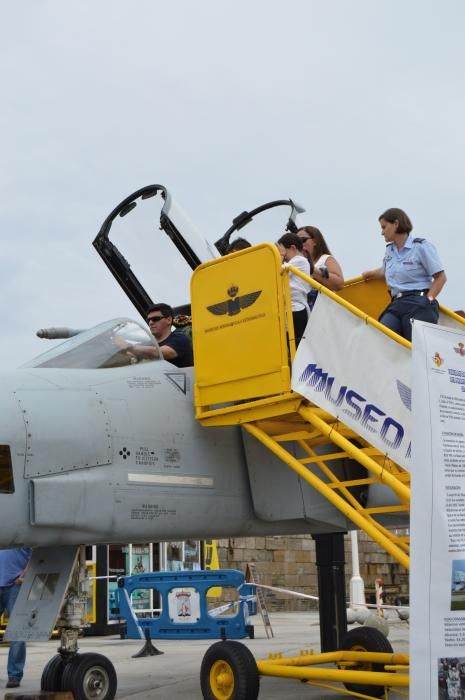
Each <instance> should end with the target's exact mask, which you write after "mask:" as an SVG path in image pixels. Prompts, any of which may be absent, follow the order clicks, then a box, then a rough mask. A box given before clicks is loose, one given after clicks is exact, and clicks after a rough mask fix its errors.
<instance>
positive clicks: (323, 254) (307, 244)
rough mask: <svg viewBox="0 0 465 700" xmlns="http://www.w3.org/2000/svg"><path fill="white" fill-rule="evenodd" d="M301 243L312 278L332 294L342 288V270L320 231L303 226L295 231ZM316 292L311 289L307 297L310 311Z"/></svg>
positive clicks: (312, 227) (314, 227) (313, 227)
mask: <svg viewBox="0 0 465 700" xmlns="http://www.w3.org/2000/svg"><path fill="white" fill-rule="evenodd" d="M297 235H298V237H299V238H300V240H301V241H302V246H303V251H304V254H305V255H306V256H307V258H308V259H309V262H310V266H311V267H312V277H313V279H314V280H315V282H319V283H320V284H322V285H323V286H324V287H327V288H328V289H330V290H331V291H332V292H338V291H339V290H340V289H342V288H343V286H344V275H343V274H342V268H341V266H340V265H339V263H338V261H337V260H336V258H335V257H334V256H333V255H332V254H331V251H330V249H329V248H328V244H327V243H326V241H325V238H324V236H323V234H322V233H321V231H320V229H318V228H316V226H303V227H302V228H299V230H298V231H297ZM317 295H318V292H317V290H316V289H314V288H313V287H312V289H311V290H310V293H309V297H308V304H309V307H310V309H312V308H313V305H314V304H315V301H316V297H317Z"/></svg>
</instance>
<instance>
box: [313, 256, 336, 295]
mask: <svg viewBox="0 0 465 700" xmlns="http://www.w3.org/2000/svg"><path fill="white" fill-rule="evenodd" d="M312 277H313V279H314V280H315V282H319V283H320V284H322V285H323V286H324V287H327V288H328V289H330V290H331V291H332V292H338V291H339V290H340V289H342V288H343V287H344V275H343V274H342V268H341V266H340V265H339V263H338V261H337V260H336V259H335V258H334V257H333V256H332V255H330V256H329V257H328V259H327V260H326V262H325V264H324V266H323V269H321V268H319V267H318V266H316V267H315V269H314V270H313V275H312Z"/></svg>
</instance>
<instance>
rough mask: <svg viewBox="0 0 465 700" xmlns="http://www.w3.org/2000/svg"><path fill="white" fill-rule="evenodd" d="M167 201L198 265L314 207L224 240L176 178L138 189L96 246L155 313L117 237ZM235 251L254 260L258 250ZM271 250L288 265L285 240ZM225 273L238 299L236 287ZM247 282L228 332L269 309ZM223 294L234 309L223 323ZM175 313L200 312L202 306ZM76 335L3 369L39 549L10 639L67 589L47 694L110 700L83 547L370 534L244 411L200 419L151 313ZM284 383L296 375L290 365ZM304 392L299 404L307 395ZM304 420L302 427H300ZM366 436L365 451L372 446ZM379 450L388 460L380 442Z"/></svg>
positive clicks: (45, 626)
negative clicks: (286, 460) (88, 641)
mask: <svg viewBox="0 0 465 700" xmlns="http://www.w3.org/2000/svg"><path fill="white" fill-rule="evenodd" d="M154 198H155V199H156V200H157V201H160V203H161V211H160V215H159V222H154V224H155V223H159V226H160V229H161V233H159V232H156V235H158V236H164V235H165V234H166V235H167V236H168V239H170V240H171V241H172V243H173V244H174V246H175V247H176V249H177V251H178V252H179V254H180V255H181V257H182V258H183V259H184V260H185V261H186V262H187V265H188V266H189V267H190V268H191V269H192V270H195V269H196V268H198V266H200V265H201V264H202V263H208V261H211V260H212V259H213V260H214V259H215V258H217V257H218V253H219V252H221V253H223V252H224V251H225V248H226V246H227V243H228V241H229V239H230V237H231V235H232V234H233V233H234V231H236V230H239V229H240V228H242V227H243V226H245V225H247V223H249V222H251V221H252V220H253V219H254V217H256V216H257V215H259V214H261V213H262V212H266V211H270V210H274V209H279V210H280V211H282V210H283V208H284V209H285V210H286V212H288V216H287V217H285V220H284V222H283V227H282V229H281V230H285V229H287V230H291V231H292V230H294V231H295V230H296V221H295V220H296V215H297V213H299V212H302V211H303V209H302V207H299V206H298V205H296V204H295V203H294V202H293V201H292V200H278V201H275V202H270V203H269V204H267V205H263V206H262V207H258V208H257V209H255V210H253V211H251V212H242V214H240V215H239V216H238V217H236V218H235V220H234V221H233V224H232V226H231V227H230V228H229V229H228V230H227V232H226V234H225V235H224V236H222V237H221V238H220V239H219V240H218V241H217V243H216V247H215V244H213V243H212V242H210V241H209V240H207V239H206V238H205V237H204V236H202V235H201V234H199V232H198V231H197V230H196V229H195V228H194V227H193V226H192V224H191V223H190V222H189V221H188V219H187V217H186V216H185V215H184V214H183V213H182V211H181V210H180V209H179V207H178V206H177V205H176V204H175V202H174V200H173V198H172V196H171V194H170V193H169V192H168V190H167V189H166V188H165V187H164V186H162V185H151V186H148V187H144V188H142V189H140V190H138V191H137V192H135V193H133V194H131V195H130V196H129V197H127V198H125V199H124V200H123V201H122V202H121V203H120V204H119V205H118V206H117V207H116V208H115V209H114V210H113V211H112V212H111V214H110V215H109V216H108V217H107V219H106V220H105V221H104V223H103V225H102V227H101V229H100V232H99V234H98V235H97V237H96V239H95V241H94V246H95V248H96V250H97V251H98V253H99V254H100V256H101V257H102V259H103V261H104V262H105V264H106V265H107V267H108V268H109V269H110V271H111V272H112V274H113V275H114V277H115V279H116V280H117V282H118V283H119V284H120V286H121V287H122V288H123V290H124V291H125V293H126V294H127V296H128V297H129V299H130V300H131V301H132V303H133V304H134V306H135V308H136V310H137V311H138V313H139V314H140V315H141V317H142V319H145V315H146V310H147V308H148V307H149V306H150V305H151V303H152V298H151V296H150V294H149V293H148V292H147V291H146V289H145V287H144V286H143V285H142V283H141V282H140V280H139V279H138V277H137V276H136V274H135V272H134V271H133V269H132V268H131V266H130V264H129V263H128V261H127V260H126V258H125V256H124V255H123V254H122V253H121V252H120V250H119V249H118V248H117V247H116V245H115V244H114V243H113V242H112V241H111V240H110V232H111V231H112V227H113V226H114V224H115V222H118V223H119V224H120V223H121V222H123V223H124V221H127V220H129V219H130V217H131V212H132V211H133V210H134V209H135V207H136V206H137V207H143V206H145V205H146V203H147V200H152V199H154ZM288 210H290V211H288ZM273 233H274V235H275V236H276V235H277V234H279V231H274V232H273ZM154 235H155V234H154ZM264 254H265V253H264ZM234 255H235V256H236V258H234V259H239V258H238V257H237V256H242V258H240V259H241V260H245V257H244V256H245V255H248V253H247V251H241V252H240V253H236V254H234ZM266 255H267V256H268V258H267V259H270V260H271V261H272V264H273V265H275V261H273V260H272V258H273V255H275V253H273V251H272V249H271V246H270V247H269V248H268V249H266ZM276 255H277V253H276ZM229 257H231V258H233V257H234V256H229ZM276 269H278V268H276ZM224 282H225V284H224V289H225V292H226V290H227V289H228V288H229V286H230V284H231V282H234V280H230V279H225V280H224ZM155 291H156V294H157V298H156V299H154V301H155V300H156V301H159V300H166V299H165V298H164V295H163V290H162V289H156V290H155ZM245 291H246V290H242V289H241V290H240V292H238V290H237V289H236V288H234V294H231V295H229V297H228V296H227V295H226V294H223V292H221V293H222V294H223V296H224V300H223V299H222V298H218V299H213V302H215V304H217V307H216V310H215V311H213V312H211V313H212V318H213V319H215V318H216V319H217V320H216V321H215V323H217V324H220V325H221V326H223V321H222V320H221V318H225V319H228V322H229V323H236V322H239V321H240V320H241V317H240V313H242V311H243V309H244V310H245V311H246V312H247V313H249V312H250V313H251V314H252V313H254V314H255V312H254V311H253V309H254V308H256V307H255V304H259V303H262V302H263V300H264V299H265V294H264V295H262V297H261V298H260V299H259V295H257V293H256V290H255V289H251V290H247V291H250V292H253V294H255V297H254V298H253V299H252V298H251V297H249V298H248V300H247V303H245V302H244V303H243V304H241V303H240V302H239V301H238V297H241V295H242V294H243V292H244V293H245ZM228 299H229V300H228ZM231 300H233V301H231ZM218 302H221V303H223V304H225V315H224V316H223V317H221V318H220V317H218V314H217V312H218ZM280 303H281V302H280ZM283 303H284V302H283ZM228 304H229V306H228ZM231 304H233V306H232V307H231V308H232V311H231V310H230V306H231ZM242 307H243V308H242ZM279 308H280V309H281V311H280V314H278V316H279V317H280V321H279V322H280V323H281V329H284V330H282V333H281V336H282V337H281V336H280V337H281V341H282V342H281V341H280V342H281V346H280V347H281V350H282V359H283V361H282V364H283V363H284V364H286V365H287V364H288V359H287V358H288V352H291V351H292V352H293V350H292V347H293V346H292V343H293V340H292V338H291V336H290V340H289V343H290V344H289V345H287V341H286V339H285V334H286V331H285V325H283V324H284V323H285V322H284V321H283V318H282V317H283V308H284V307H279ZM228 309H229V311H228ZM176 311H177V313H190V311H191V309H190V304H189V300H188V299H186V305H179V306H178V307H177V309H176ZM206 313H210V312H208V311H207V312H206ZM255 315H257V314H255ZM278 316H277V318H278ZM218 318H219V319H220V320H218ZM238 319H239V321H238ZM241 322H242V321H241ZM52 335H53V333H52ZM55 335H57V334H56V333H55ZM58 335H60V333H58ZM69 335H71V336H72V337H69V338H68V339H67V340H65V342H62V343H61V344H58V345H56V346H54V347H53V348H52V349H50V350H48V351H47V352H45V353H44V354H42V355H40V356H39V357H38V358H36V359H34V360H32V361H31V362H29V363H27V364H26V365H24V366H23V367H21V368H20V369H18V370H17V371H14V372H10V373H8V374H5V375H4V376H2V382H1V387H2V388H1V392H0V406H1V413H2V418H3V420H2V425H1V427H0V431H1V434H0V518H1V528H0V546H2V547H13V546H23V545H26V546H31V547H33V548H34V554H33V559H32V562H31V566H30V568H29V571H28V575H27V580H26V581H25V583H24V585H23V586H22V590H21V593H20V597H19V598H18V603H17V608H16V611H15V614H14V615H13V616H12V620H11V621H10V625H9V628H8V632H7V638H9V639H23V640H26V641H27V640H33V639H34V640H40V639H48V637H49V635H50V631H51V629H52V628H53V626H54V624H55V621H56V617H57V614H58V612H59V609H60V606H61V605H62V601H63V598H64V596H65V593H66V591H67V593H66V603H65V605H64V606H63V608H62V611H61V615H60V621H59V626H60V628H61V630H62V641H61V647H60V653H59V654H58V655H57V656H56V657H54V658H53V659H52V660H51V661H50V662H49V664H48V665H47V667H46V668H45V670H44V675H43V678H42V686H43V689H44V690H60V689H65V690H72V692H73V693H74V697H75V700H81V698H82V699H84V700H88V699H89V698H90V697H94V695H92V694H89V693H91V691H90V690H89V687H90V686H89V683H90V685H92V684H93V685H92V687H93V688H94V690H95V688H97V689H98V690H99V694H98V697H99V698H100V700H112V699H113V697H114V694H115V690H116V676H115V672H114V669H113V667H112V665H111V663H110V661H109V660H108V659H105V657H102V656H100V655H96V654H82V655H81V654H78V653H77V636H78V633H79V628H80V625H81V616H82V612H83V605H84V603H83V596H82V592H83V589H84V588H85V581H84V579H85V575H84V574H83V567H82V566H81V567H78V568H77V569H76V567H75V563H76V560H77V558H78V555H79V552H81V555H80V556H81V564H83V561H82V545H84V544H97V543H112V542H114V543H118V542H133V543H137V542H146V541H163V540H182V539H187V538H192V537H194V538H197V539H207V538H211V537H237V536H251V535H252V536H255V535H257V536H258V535H267V534H281V535H283V534H291V533H299V534H304V533H312V534H318V533H320V534H321V533H343V532H345V531H347V530H348V529H350V528H354V527H357V522H355V523H354V520H353V518H352V515H349V517H348V515H347V513H346V512H344V511H341V510H340V509H339V507H338V502H337V501H335V500H334V498H332V497H331V499H330V500H328V499H327V498H325V497H324V496H323V495H322V494H321V493H320V492H318V490H315V488H312V486H311V485H310V484H309V483H307V482H306V481H305V480H304V479H302V478H301V476H299V475H296V474H295V473H294V472H293V471H291V470H290V469H285V467H283V464H282V460H281V458H280V456H279V454H278V453H277V451H276V450H275V451H274V452H273V451H270V450H269V449H268V447H267V446H266V445H265V444H263V443H262V442H260V441H259V440H256V439H255V438H254V437H253V436H252V435H251V434H248V433H247V432H246V431H243V430H242V429H241V427H240V424H239V423H240V422H241V420H239V421H238V423H237V424H236V425H228V424H227V421H226V422H224V421H223V422H221V420H219V419H218V417H217V416H216V417H215V416H214V418H215V420H216V421H217V422H216V425H217V427H215V428H210V427H206V423H205V421H202V420H198V418H199V415H200V414H198V415H197V419H196V414H195V411H194V403H195V392H196V391H197V389H196V385H195V381H196V377H195V375H194V368H184V369H179V368H177V367H175V366H174V365H172V364H170V363H169V362H167V361H166V360H164V359H163V357H162V355H161V353H160V352H159V349H158V346H157V343H156V341H155V339H154V338H153V336H152V335H151V333H150V332H149V330H148V328H147V326H146V324H145V322H144V321H140V320H139V321H135V320H131V319H128V318H118V319H114V320H111V321H107V322H105V323H101V324H100V325H98V326H96V327H95V328H91V329H87V330H85V331H82V332H75V334H72V333H69ZM211 336H213V333H212V334H211ZM283 338H284V340H283ZM127 344H132V345H144V346H153V348H154V353H153V357H154V358H155V359H150V360H148V359H143V358H142V359H141V358H136V356H135V355H133V354H131V353H127V352H125V351H124V350H122V347H124V346H127ZM195 347H196V346H195V344H194V349H195ZM199 366H200V365H199ZM202 371H203V370H202ZM286 372H287V375H286ZM270 376H271V375H270ZM282 376H288V378H289V372H288V370H283V375H282ZM270 381H271V379H270ZM253 386H254V387H256V386H257V385H256V383H255V384H254V385H253ZM254 391H257V389H256V388H255V389H252V390H251V392H252V393H251V392H249V393H247V392H246V393H245V395H244V396H243V397H242V398H243V400H245V403H244V402H243V403H242V404H241V402H240V401H239V404H240V405H244V410H245V409H246V408H247V406H248V404H247V401H249V402H250V401H253V400H254V399H256V398H258V399H259V398H260V395H259V394H254V393H253V392H254ZM283 396H284V393H283ZM289 396H290V395H289ZM236 398H237V397H236ZM291 400H293V401H294V403H295V395H294V398H293V399H292V397H291V398H289V401H291ZM227 401H230V399H228V400H227ZM235 402H236V399H235V398H234V399H233V400H232V404H234V403H235ZM236 403H237V402H236ZM267 405H268V404H267V403H266V399H265V400H264V401H262V404H260V406H261V409H260V410H262V411H263V419H264V420H265V419H267V417H269V415H270V410H269V408H266V407H267ZM263 406H264V407H265V408H263ZM265 409H266V410H265ZM377 410H378V409H377ZM267 411H268V413H267ZM207 413H208V411H207ZM207 413H205V414H204V415H205V416H207ZM378 413H380V411H379V410H378ZM200 417H201V416H200ZM207 418H208V416H207ZM367 420H368V419H367ZM369 420H370V421H374V418H373V417H371V418H369ZM207 422H208V420H207ZM295 426H296V427H295V430H296V431H297V432H298V429H300V428H301V426H299V425H297V424H295ZM370 429H371V428H370ZM287 430H288V432H289V431H290V435H291V438H290V440H291V442H292V444H291V447H290V451H291V452H292V453H293V454H294V455H297V454H298V453H299V450H300V447H299V440H302V439H303V438H302V435H301V434H297V432H296V433H295V435H294V433H292V425H291V427H288V428H287ZM336 432H337V431H336ZM292 435H294V437H292ZM347 436H348V437H347V442H348V443H350V441H351V440H352V441H353V436H352V434H350V433H349V432H347ZM341 439H346V438H344V437H343V438H341ZM316 442H317V444H316V446H315V450H316V453H315V454H317V455H318V454H319V455H320V457H319V458H318V457H314V458H313V461H318V459H320V461H321V455H324V454H327V455H328V459H330V460H331V469H332V473H333V474H334V475H338V477H340V479H343V480H344V483H350V484H352V481H353V482H354V483H353V484H352V485H351V486H350V487H347V488H346V491H347V493H349V492H350V493H349V497H350V498H349V500H350V499H352V500H353V501H355V507H353V511H354V512H355V511H356V510H357V508H358V505H357V503H358V504H364V505H366V504H367V503H370V498H372V499H373V498H375V496H374V495H375V493H376V488H377V485H374V484H373V483H370V480H369V479H368V481H367V480H366V479H365V480H364V478H365V477H366V476H367V472H366V469H365V468H364V466H363V465H362V464H361V463H360V462H359V461H357V460H353V459H350V458H349V457H348V456H347V454H342V456H341V453H340V454H339V455H334V454H331V452H333V453H334V445H333V444H332V443H331V441H330V440H327V439H320V438H319V439H318V440H317V441H316ZM360 444H361V445H366V443H364V441H363V440H362V441H361V443H360ZM346 449H349V450H350V444H349V447H348V448H346ZM364 449H365V447H364ZM366 449H367V450H371V452H370V453H369V454H374V452H373V448H371V447H369V448H366ZM367 454H368V453H367ZM367 459H369V457H364V460H365V462H364V463H366V460H367ZM307 461H308V460H307ZM310 461H312V460H311V459H310ZM362 461H363V460H362ZM385 471H386V470H385ZM372 481H373V480H372ZM383 488H384V487H383ZM399 488H400V487H399ZM400 493H401V495H402V491H400ZM370 494H371V496H370ZM375 501H376V498H375ZM392 502H393V503H395V504H397V503H398V500H396V498H394V501H392ZM374 504H375V505H376V503H374ZM335 505H336V507H335ZM353 505H354V504H353V503H352V506H353ZM396 508H397V511H396V512H397V516H396V519H395V521H394V522H395V525H397V526H402V525H404V524H405V523H406V522H407V514H406V513H405V511H404V512H403V511H402V508H399V506H397V505H395V506H394V510H395V509H396ZM354 517H355V516H354ZM357 517H358V516H357ZM73 572H74V573H73ZM89 678H90V680H89ZM92 692H94V691H92ZM95 697H97V696H95Z"/></svg>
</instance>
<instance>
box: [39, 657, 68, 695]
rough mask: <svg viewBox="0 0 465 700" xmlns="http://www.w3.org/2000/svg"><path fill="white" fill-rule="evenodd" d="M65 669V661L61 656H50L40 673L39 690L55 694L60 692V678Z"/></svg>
mask: <svg viewBox="0 0 465 700" xmlns="http://www.w3.org/2000/svg"><path fill="white" fill-rule="evenodd" d="M64 668H65V660H64V659H63V657H62V656H61V654H56V655H55V656H52V658H51V659H50V661H49V662H48V663H47V664H46V666H45V668H44V670H43V671H42V678H41V679H40V689H41V690H44V691H46V692H57V691H59V690H61V677H62V675H63V670H64Z"/></svg>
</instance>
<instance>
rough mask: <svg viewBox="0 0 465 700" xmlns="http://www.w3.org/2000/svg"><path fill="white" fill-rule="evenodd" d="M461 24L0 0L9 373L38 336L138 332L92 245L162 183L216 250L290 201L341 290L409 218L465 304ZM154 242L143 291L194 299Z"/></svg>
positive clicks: (379, 11)
mask: <svg viewBox="0 0 465 700" xmlns="http://www.w3.org/2000/svg"><path fill="white" fill-rule="evenodd" d="M464 25H465V4H464V3H463V2H462V0H446V1H445V2H444V3H441V4H439V3H433V2H429V1H427V2H423V1H420V0H410V1H409V2H408V3H405V2H401V1H400V0H350V1H349V0H289V2H287V3H285V4H284V3H282V2H277V1H276V0H234V1H233V0H222V1H221V2H218V0H200V1H199V2H197V3H195V2H192V0H173V1H172V2H170V3H166V2H159V0H150V1H148V0H138V1H137V2H128V1H127V0H126V1H125V2H122V1H121V0H99V2H95V1H94V0H67V1H66V2H62V1H59V0H41V2H40V3H39V2H36V0H24V2H22V3H7V2H5V3H2V22H1V24H0V85H1V105H2V108H1V110H0V153H1V167H0V192H1V197H0V236H1V249H0V259H1V261H2V271H3V275H2V282H3V285H2V286H3V293H2V295H1V301H0V304H1V313H2V318H3V326H4V335H3V337H4V340H6V342H3V343H0V362H1V366H2V367H4V368H14V367H17V366H18V365H20V364H21V363H23V362H26V361H27V360H29V359H30V358H32V357H34V356H35V355H38V354H39V353H41V352H43V351H45V350H47V349H49V348H50V347H51V341H46V340H39V339H38V338H36V337H35V331H36V330H37V329H38V328H42V327H44V326H54V325H60V326H61V325H65V326H71V327H76V328H88V327H91V326H92V325H94V324H96V323H99V322H102V321H105V320H107V319H109V318H113V317H118V316H130V317H132V318H137V317H138V315H137V312H136V311H135V309H134V308H133V307H132V305H131V304H130V302H129V301H128V300H127V299H126V297H125V295H124V294H123V292H122V291H121V290H120V288H119V287H118V286H117V284H116V283H115V282H114V280H113V278H112V277H111V275H110V273H109V272H108V270H107V269H106V267H105V266H104V265H103V263H102V261H101V260H100V258H99V256H98V255H97V253H96V252H95V251H94V249H93V247H92V240H93V239H94V237H95V235H96V233H97V232H98V230H99V228H100V226H101V224H102V222H103V220H104V219H105V217H106V216H107V214H108V213H109V212H110V211H111V210H112V209H113V208H114V206H116V205H117V204H118V203H119V202H120V201H121V200H122V199H123V198H124V197H126V196H127V195H128V194H130V193H131V192H133V191H135V190H137V189H138V188H140V187H142V186H144V185H147V184H151V183H161V184H163V185H165V186H166V187H167V188H168V189H169V191H170V192H171V193H172V195H173V196H174V197H175V199H176V201H177V202H178V203H179V204H180V205H181V206H182V207H183V209H184V210H185V211H186V212H187V213H188V215H189V217H190V218H191V219H192V221H193V222H194V223H195V224H196V226H197V227H198V228H199V229H200V230H201V231H202V232H204V234H205V235H206V236H207V237H208V238H210V239H211V240H216V239H217V238H218V237H219V236H220V235H221V234H222V233H224V231H225V230H226V229H227V228H228V227H229V225H230V222H231V220H232V218H233V217H234V216H236V215H237V214H238V213H239V212H241V211H242V210H244V209H252V208H254V207H256V206H258V205H260V204H262V203H264V202H267V201H270V200H273V199H285V198H288V197H292V198H293V199H295V200H296V201H298V202H299V203H301V204H302V205H303V206H305V208H306V210H307V211H306V213H305V214H303V215H301V217H300V219H299V223H300V224H302V225H305V224H311V225H316V226H318V227H319V228H320V229H321V230H322V231H323V233H324V235H325V237H326V239H327V241H328V243H329V245H330V247H331V249H332V252H333V253H334V255H335V256H336V258H337V259H338V261H339V262H340V263H341V265H342V267H343V270H344V274H345V277H346V278H351V277H354V276H357V275H359V274H360V272H361V271H362V270H365V269H369V268H372V267H376V266H378V265H379V264H380V263H381V259H382V256H383V250H384V242H383V239H382V238H381V236H380V230H379V224H378V216H379V214H380V213H381V212H382V211H384V210H385V209H386V208H388V207H392V206H397V207H401V208H402V209H404V210H405V211H407V213H408V214H409V216H410V218H411V219H412V221H413V224H414V233H415V234H416V235H417V236H420V237H425V238H428V239H429V240H431V241H432V242H433V243H434V244H435V245H436V246H437V249H438V252H439V255H440V258H441V260H442V262H443V264H444V268H445V270H446V273H447V276H448V282H447V285H446V287H445V288H444V290H443V292H442V294H441V297H440V301H441V302H442V303H444V304H446V305H447V306H449V307H451V308H453V309H461V308H465V291H463V289H462V285H461V281H462V278H463V269H462V268H463V245H464V244H463V240H464V239H463V234H464V230H465V209H464V206H463V202H464V201H465V196H464V194H465V193H464V188H465V158H464V151H465V148H464V147H465V126H464V125H465V90H464V75H465V70H464V69H465V44H464V42H463V34H464V30H465V26H464ZM271 228H273V227H272V226H271ZM280 233H282V231H276V230H271V231H270V235H269V240H276V238H277V237H278V235H279V234H280ZM243 234H244V235H247V229H244V231H243ZM157 236H160V233H159V232H157V231H156V227H154V229H153V240H151V241H150V245H153V248H151V249H150V253H148V252H147V250H146V249H144V250H143V251H140V250H138V249H137V245H136V240H135V239H132V240H131V245H132V249H135V253H134V254H135V255H141V257H142V258H143V261H144V262H145V264H146V266H147V270H148V272H146V275H147V274H148V277H147V279H148V281H149V283H150V282H152V283H153V287H152V288H148V286H149V285H147V291H148V292H149V293H150V294H151V296H152V298H153V299H156V300H163V301H168V302H172V303H174V304H178V303H183V302H186V301H188V300H187V299H186V298H185V295H186V294H187V291H186V290H187V288H188V286H187V285H188V276H189V275H188V269H187V268H186V265H185V263H184V261H182V260H180V258H179V256H178V255H177V253H176V252H175V250H174V248H173V251H171V250H170V249H169V247H167V246H166V242H165V241H163V242H160V239H159V238H157ZM130 262H131V264H133V260H132V258H130ZM133 267H134V265H133ZM150 278H151V279H150ZM178 282H179V283H178Z"/></svg>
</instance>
